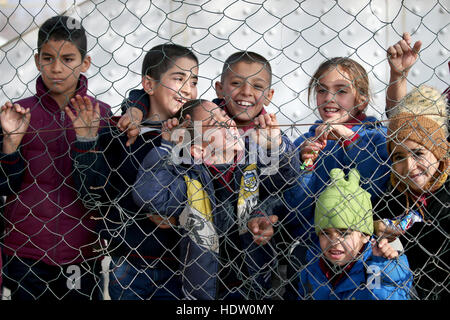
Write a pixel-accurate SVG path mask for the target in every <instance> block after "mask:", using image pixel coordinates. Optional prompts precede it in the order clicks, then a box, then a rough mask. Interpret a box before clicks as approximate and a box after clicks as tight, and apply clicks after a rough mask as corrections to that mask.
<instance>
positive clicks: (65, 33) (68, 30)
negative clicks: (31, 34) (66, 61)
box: [37, 16, 87, 59]
mask: <svg viewBox="0 0 450 320" xmlns="http://www.w3.org/2000/svg"><path fill="white" fill-rule="evenodd" d="M50 40H55V41H60V40H64V41H70V42H72V43H73V44H74V45H75V46H76V47H77V48H78V51H79V52H80V54H81V59H84V57H85V56H86V53H87V38H86V30H84V28H83V26H82V25H81V22H79V21H78V20H76V19H75V18H72V17H68V16H54V17H52V18H50V19H48V20H47V21H45V22H44V24H43V25H42V26H41V27H40V28H39V32H38V41H37V47H38V54H39V53H40V51H41V48H42V46H43V45H44V44H45V43H47V42H48V41H50Z"/></svg>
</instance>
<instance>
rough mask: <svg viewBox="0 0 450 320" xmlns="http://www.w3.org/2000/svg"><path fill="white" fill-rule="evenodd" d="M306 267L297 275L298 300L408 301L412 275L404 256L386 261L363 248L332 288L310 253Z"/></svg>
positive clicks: (314, 256)
mask: <svg viewBox="0 0 450 320" xmlns="http://www.w3.org/2000/svg"><path fill="white" fill-rule="evenodd" d="M307 258H308V261H310V262H309V264H308V265H307V266H306V268H305V269H303V270H302V271H301V272H300V282H299V287H298V293H299V299H314V300H409V299H410V290H411V286H412V279H413V275H412V273H411V271H410V269H409V264H408V259H407V258H406V256H405V255H401V256H399V257H398V258H397V259H392V260H388V259H385V258H383V257H378V256H374V255H373V254H372V245H371V244H370V243H368V244H366V247H365V249H364V252H363V253H362V257H361V258H360V259H358V260H357V261H356V262H355V264H354V265H353V267H352V268H351V269H350V270H349V271H347V273H346V275H344V277H343V278H342V279H341V280H340V281H339V282H337V283H336V284H335V286H332V285H331V284H330V282H329V280H328V279H327V277H326V276H325V273H324V272H323V271H322V269H321V267H320V265H319V261H320V259H321V256H320V255H319V256H317V255H316V254H314V253H312V252H311V251H309V252H308V254H307Z"/></svg>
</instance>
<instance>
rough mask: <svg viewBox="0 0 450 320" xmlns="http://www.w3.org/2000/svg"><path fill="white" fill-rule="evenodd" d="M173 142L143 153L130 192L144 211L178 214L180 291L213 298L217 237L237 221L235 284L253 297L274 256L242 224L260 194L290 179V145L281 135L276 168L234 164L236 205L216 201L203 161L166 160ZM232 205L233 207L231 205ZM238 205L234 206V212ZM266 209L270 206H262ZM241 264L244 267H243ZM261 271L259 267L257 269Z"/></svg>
mask: <svg viewBox="0 0 450 320" xmlns="http://www.w3.org/2000/svg"><path fill="white" fill-rule="evenodd" d="M172 147H173V146H172V144H170V143H169V142H167V141H163V142H161V146H160V147H155V148H154V149H152V150H151V151H150V153H149V154H148V155H147V156H146V158H145V159H144V162H143V164H142V169H140V170H139V173H138V177H137V181H136V184H135V187H134V193H133V197H134V200H135V201H136V203H137V205H138V206H143V207H144V208H145V209H146V211H147V212H150V213H151V212H155V213H159V214H162V215H166V216H171V215H172V216H174V217H177V218H178V220H179V224H180V226H181V228H180V233H182V234H183V236H182V240H181V243H180V254H181V256H180V261H181V263H182V278H183V291H184V293H185V295H186V297H187V298H189V299H201V300H210V299H218V298H219V297H218V281H220V280H219V279H218V278H217V273H218V272H219V249H220V248H219V237H224V236H226V235H227V234H228V232H230V229H231V228H232V227H233V224H235V223H236V220H237V223H238V226H239V239H240V243H236V247H238V249H240V250H242V252H243V253H244V256H245V265H244V266H242V271H243V274H247V275H248V278H246V279H243V282H244V284H245V285H244V286H243V287H241V288H240V290H249V291H248V292H244V295H245V296H251V297H252V298H254V299H258V298H261V297H262V296H263V295H264V290H263V289H268V288H270V274H271V273H270V272H271V270H270V268H265V267H267V265H268V264H270V263H272V261H273V258H271V257H273V253H272V251H271V246H270V245H264V246H258V245H256V244H255V243H254V242H253V240H252V236H251V234H250V233H249V232H247V230H246V225H247V221H248V220H249V219H250V218H251V216H253V215H255V214H260V213H261V212H264V210H265V209H264V205H265V203H264V199H267V197H268V195H269V194H270V193H274V192H277V191H279V190H283V189H284V188H286V187H287V186H289V183H290V182H289V181H291V183H292V181H293V180H292V177H293V176H294V172H293V168H295V167H296V166H298V161H297V157H296V154H295V152H294V147H293V145H292V143H291V142H290V141H289V139H288V138H286V137H283V146H282V151H281V155H280V162H279V169H278V171H277V172H276V173H275V174H272V175H267V176H263V175H262V173H261V172H262V171H261V170H260V168H258V167H257V165H256V164H239V165H238V166H237V167H236V169H235V171H234V173H233V179H232V181H230V182H229V183H228V186H230V188H232V189H233V190H232V192H231V194H234V195H235V196H237V197H238V200H237V208H236V207H234V205H233V204H232V203H229V202H218V201H217V199H216V197H215V191H216V190H215V189H214V184H213V181H212V178H211V174H210V173H209V172H208V168H206V167H205V166H204V165H203V164H189V165H183V164H179V165H175V164H174V163H173V162H172V160H171V152H172ZM236 209H237V210H236ZM236 211H237V212H236ZM265 213H267V214H271V213H270V212H265ZM244 269H245V270H244ZM263 269H264V270H265V271H262V270H263Z"/></svg>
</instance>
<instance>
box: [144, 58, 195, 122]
mask: <svg viewBox="0 0 450 320" xmlns="http://www.w3.org/2000/svg"><path fill="white" fill-rule="evenodd" d="M197 82H198V65H197V63H196V62H195V61H194V60H192V59H189V58H186V57H182V58H178V59H177V60H175V62H174V64H173V66H172V67H171V68H169V69H168V70H167V71H166V72H164V73H163V74H162V75H161V77H160V80H159V81H158V80H154V79H151V78H150V77H144V78H143V80H142V85H143V87H144V89H145V91H146V92H147V93H148V94H149V95H150V105H151V108H152V110H153V111H156V112H157V113H158V115H159V117H160V119H157V120H167V119H169V118H170V117H172V116H173V115H175V114H176V113H177V112H178V110H180V108H181V106H182V105H183V104H184V103H185V102H186V101H188V100H191V99H196V98H197Z"/></svg>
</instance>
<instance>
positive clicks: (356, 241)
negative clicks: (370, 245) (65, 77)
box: [319, 228, 369, 266]
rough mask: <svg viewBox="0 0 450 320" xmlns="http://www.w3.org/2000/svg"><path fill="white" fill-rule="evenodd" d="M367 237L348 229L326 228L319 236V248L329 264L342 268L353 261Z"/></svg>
mask: <svg viewBox="0 0 450 320" xmlns="http://www.w3.org/2000/svg"><path fill="white" fill-rule="evenodd" d="M368 241H369V237H368V236H366V235H364V234H362V233H361V232H359V231H354V230H350V229H336V228H328V229H325V230H322V232H321V233H320V234H319V242H320V248H321V249H322V252H323V254H324V256H325V258H326V259H327V260H328V261H330V262H331V263H333V264H335V265H339V266H344V265H346V264H347V263H349V262H351V261H352V260H354V259H355V258H356V257H357V256H358V254H359V252H360V250H361V248H362V247H363V246H364V244H366V243H367V242H368Z"/></svg>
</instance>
